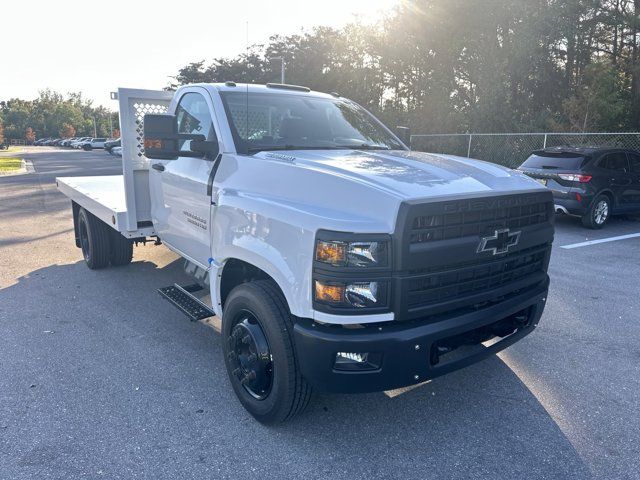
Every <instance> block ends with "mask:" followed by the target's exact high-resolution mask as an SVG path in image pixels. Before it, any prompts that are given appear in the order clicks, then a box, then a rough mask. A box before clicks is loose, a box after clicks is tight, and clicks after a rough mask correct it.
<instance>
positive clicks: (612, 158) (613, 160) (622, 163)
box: [598, 152, 629, 172]
mask: <svg viewBox="0 0 640 480" xmlns="http://www.w3.org/2000/svg"><path fill="white" fill-rule="evenodd" d="M598 166H599V167H600V168H605V169H607V170H613V171H616V172H628V171H629V165H628V164H627V156H626V155H625V154H624V153H622V152H618V153H609V154H608V155H605V156H604V157H603V158H602V159H601V160H600V162H599V163H598Z"/></svg>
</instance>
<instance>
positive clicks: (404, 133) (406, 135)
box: [396, 127, 411, 148]
mask: <svg viewBox="0 0 640 480" xmlns="http://www.w3.org/2000/svg"><path fill="white" fill-rule="evenodd" d="M396 135H397V136H398V138H399V139H400V140H402V143H404V144H405V145H406V146H407V147H409V148H411V129H410V128H409V127H396Z"/></svg>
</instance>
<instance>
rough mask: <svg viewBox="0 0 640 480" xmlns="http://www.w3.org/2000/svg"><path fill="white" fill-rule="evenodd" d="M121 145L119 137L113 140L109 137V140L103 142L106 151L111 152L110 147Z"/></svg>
mask: <svg viewBox="0 0 640 480" xmlns="http://www.w3.org/2000/svg"><path fill="white" fill-rule="evenodd" d="M121 146H122V142H121V140H120V139H119V138H116V139H115V140H114V139H111V140H109V141H107V142H105V144H104V149H105V151H107V152H108V153H111V149H112V148H113V147H121Z"/></svg>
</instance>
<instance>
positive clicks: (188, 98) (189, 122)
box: [176, 92, 216, 150]
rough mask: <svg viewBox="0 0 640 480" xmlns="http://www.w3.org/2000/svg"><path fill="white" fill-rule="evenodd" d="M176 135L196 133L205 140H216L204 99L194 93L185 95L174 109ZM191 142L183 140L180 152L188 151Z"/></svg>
mask: <svg viewBox="0 0 640 480" xmlns="http://www.w3.org/2000/svg"><path fill="white" fill-rule="evenodd" d="M176 117H177V121H178V133H197V134H200V135H204V137H205V139H206V140H216V134H215V130H214V129H213V120H212V116H211V112H210V111H209V106H208V105H207V101H206V100H205V99H204V97H203V96H202V95H201V94H199V93H195V92H190V93H186V94H184V95H183V96H182V98H181V99H180V103H179V104H178V108H177V109H176ZM190 143H191V140H185V141H183V142H182V143H181V144H180V145H179V148H180V150H189V144H190Z"/></svg>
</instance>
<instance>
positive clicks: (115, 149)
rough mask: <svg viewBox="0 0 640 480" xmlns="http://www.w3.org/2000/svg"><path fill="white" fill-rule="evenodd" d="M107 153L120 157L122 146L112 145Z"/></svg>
mask: <svg viewBox="0 0 640 480" xmlns="http://www.w3.org/2000/svg"><path fill="white" fill-rule="evenodd" d="M109 153H111V155H114V156H116V157H121V156H122V147H113V148H112V149H111V151H110V152H109Z"/></svg>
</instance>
